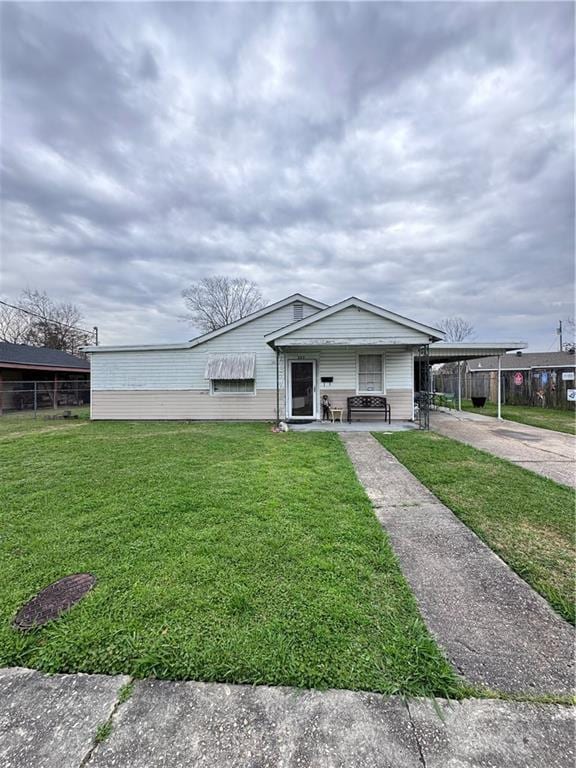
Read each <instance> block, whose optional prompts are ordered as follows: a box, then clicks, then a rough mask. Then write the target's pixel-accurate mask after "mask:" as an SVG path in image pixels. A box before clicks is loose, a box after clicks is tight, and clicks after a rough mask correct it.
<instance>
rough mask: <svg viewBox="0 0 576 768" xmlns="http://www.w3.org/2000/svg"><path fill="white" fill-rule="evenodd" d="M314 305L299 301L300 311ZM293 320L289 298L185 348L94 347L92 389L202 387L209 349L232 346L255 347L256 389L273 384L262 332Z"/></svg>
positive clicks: (271, 355) (273, 372) (270, 355)
mask: <svg viewBox="0 0 576 768" xmlns="http://www.w3.org/2000/svg"><path fill="white" fill-rule="evenodd" d="M317 311H318V310H317V309H316V308H315V307H312V306H310V305H307V304H306V305H304V313H305V316H307V315H308V314H311V313H313V312H317ZM292 322H294V306H293V304H289V305H287V306H285V307H282V308H280V309H278V310H276V311H275V312H270V313H269V314H267V315H264V316H263V317H259V318H257V319H256V320H253V321H252V322H249V323H246V324H245V325H242V326H240V327H239V328H234V329H233V330H231V331H228V332H227V333H223V334H222V335H221V336H217V337H216V338H214V339H210V340H209V341H206V342H204V343H202V344H199V345H198V346H196V347H191V348H190V349H176V350H146V351H137V352H136V351H121V352H98V353H97V354H93V355H92V360H91V366H92V369H91V377H92V389H93V391H98V390H114V391H118V390H178V389H202V390H205V389H207V388H208V382H207V380H206V379H205V378H204V374H205V370H206V362H207V359H208V355H210V354H214V353H231V352H254V353H255V354H256V389H257V390H259V389H275V388H276V353H275V352H274V350H273V349H271V348H270V347H269V346H268V344H266V342H265V341H264V336H265V335H266V334H267V333H271V332H272V331H274V330H276V329H277V328H280V327H283V326H285V325H289V324H290V323H292Z"/></svg>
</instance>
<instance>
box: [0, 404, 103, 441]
mask: <svg viewBox="0 0 576 768" xmlns="http://www.w3.org/2000/svg"><path fill="white" fill-rule="evenodd" d="M64 411H71V412H72V414H73V415H74V416H75V417H76V418H72V419H62V418H54V417H55V416H57V417H60V416H62V414H63V413H64ZM89 418H90V406H83V407H81V408H64V407H62V408H58V409H56V410H54V409H53V408H46V409H44V408H43V409H42V410H39V411H38V412H37V414H36V418H34V411H10V412H8V413H3V414H2V415H1V416H0V438H2V437H3V436H4V435H14V434H15V433H18V434H25V433H28V432H37V431H45V430H51V431H53V430H54V429H60V428H65V427H69V426H70V425H71V424H79V423H85V422H86V421H87V420H88V419H89Z"/></svg>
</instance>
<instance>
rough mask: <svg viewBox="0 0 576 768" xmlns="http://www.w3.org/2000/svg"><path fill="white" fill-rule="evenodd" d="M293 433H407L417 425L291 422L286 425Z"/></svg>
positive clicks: (381, 422)
mask: <svg viewBox="0 0 576 768" xmlns="http://www.w3.org/2000/svg"><path fill="white" fill-rule="evenodd" d="M288 427H289V429H290V430H294V431H295V432H407V431H408V430H410V429H418V428H419V426H418V423H416V422H414V421H393V422H392V424H388V422H386V421H385V420H384V419H378V420H376V419H375V420H373V421H353V422H352V423H351V424H348V422H346V421H344V422H342V423H340V422H339V421H335V422H334V423H332V422H331V421H310V422H304V423H296V422H291V423H290V424H289V425H288Z"/></svg>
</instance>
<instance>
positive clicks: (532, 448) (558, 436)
mask: <svg viewBox="0 0 576 768" xmlns="http://www.w3.org/2000/svg"><path fill="white" fill-rule="evenodd" d="M430 429H433V430H434V431H435V432H438V433H439V434H441V435H444V436H445V437H453V438H454V439H455V440H460V441H461V442H463V443H467V444H468V445H472V446H474V448H480V449H481V450H483V451H487V452H488V453H492V454H494V456H499V457H500V458H502V459H508V461H511V462H513V463H514V464H518V465H519V466H520V467H525V468H526V469H530V470H531V471H532V472H536V473H537V474H539V475H542V476H543V477H549V478H550V479H551V480H555V481H556V482H557V483H562V484H563V485H568V486H570V487H572V488H576V438H574V437H573V436H572V435H566V434H563V433H562V432H553V431H552V430H550V429H541V428H540V427H531V426H529V425H527V424H518V423H517V422H515V421H505V420H503V421H498V420H497V419H495V418H493V417H491V416H482V415H480V414H478V413H467V412H465V411H450V412H447V411H434V412H432V413H431V414H430Z"/></svg>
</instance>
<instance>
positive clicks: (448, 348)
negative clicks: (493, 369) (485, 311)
mask: <svg viewBox="0 0 576 768" xmlns="http://www.w3.org/2000/svg"><path fill="white" fill-rule="evenodd" d="M526 346H527V345H526V344H525V343H524V342H498V343H487V342H474V343H472V342H467V341H459V342H449V341H439V342H436V343H435V344H431V345H430V347H429V349H428V362H429V365H430V367H431V368H432V366H434V365H439V364H443V363H457V364H458V393H457V403H458V410H459V411H461V410H462V363H463V362H464V361H465V360H474V359H477V358H480V357H490V356H495V357H497V358H498V388H497V392H498V398H497V408H498V415H497V418H498V419H499V420H502V414H501V412H502V382H501V357H502V355H504V354H506V353H507V352H514V351H516V350H519V349H525V348H526ZM419 365H422V362H420V361H419V360H418V359H416V360H415V361H414V367H415V371H414V377H415V378H414V380H415V381H416V382H417V381H421V380H422V375H421V371H419V370H417V368H418V366H419ZM432 380H433V378H432V377H431V381H432ZM431 388H432V387H431Z"/></svg>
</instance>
